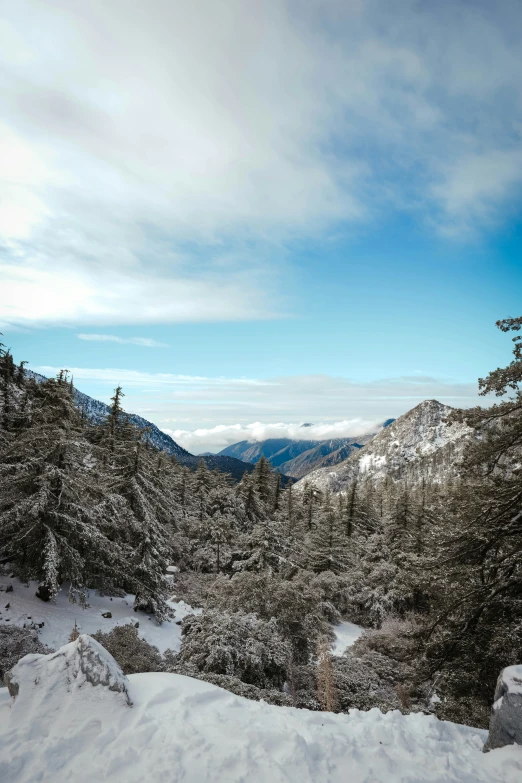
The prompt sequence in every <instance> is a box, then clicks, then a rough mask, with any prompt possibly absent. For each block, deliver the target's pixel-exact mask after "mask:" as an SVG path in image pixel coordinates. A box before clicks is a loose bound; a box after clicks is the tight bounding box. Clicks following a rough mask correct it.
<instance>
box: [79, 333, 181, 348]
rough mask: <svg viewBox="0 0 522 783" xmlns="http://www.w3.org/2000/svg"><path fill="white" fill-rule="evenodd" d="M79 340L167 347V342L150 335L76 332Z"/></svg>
mask: <svg viewBox="0 0 522 783" xmlns="http://www.w3.org/2000/svg"><path fill="white" fill-rule="evenodd" d="M76 337H77V338H78V339H79V340H86V341H87V342H95V343H121V344H125V343H126V344H128V345H140V346H142V347H143V348H168V347H169V344H168V343H161V342H159V341H158V340H153V339H152V338H150V337H118V336H117V335H115V334H77V335H76Z"/></svg>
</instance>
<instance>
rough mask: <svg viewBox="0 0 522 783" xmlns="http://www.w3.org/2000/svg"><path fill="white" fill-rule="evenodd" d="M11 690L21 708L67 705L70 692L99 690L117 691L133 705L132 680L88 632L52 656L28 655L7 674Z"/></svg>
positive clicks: (120, 696) (18, 706)
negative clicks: (130, 693)
mask: <svg viewBox="0 0 522 783" xmlns="http://www.w3.org/2000/svg"><path fill="white" fill-rule="evenodd" d="M5 683H6V685H7V687H8V689H9V693H10V694H11V696H12V697H13V699H15V706H16V708H17V710H18V711H24V710H27V711H31V710H34V709H35V707H36V706H37V705H38V704H43V703H47V704H52V703H56V704H61V705H62V706H63V705H64V704H65V701H64V700H65V698H66V697H67V695H68V694H69V695H70V696H71V697H73V698H74V696H75V695H77V694H78V693H79V692H80V691H81V693H82V698H84V697H87V698H88V697H89V695H91V694H92V689H96V692H97V693H98V692H100V693H98V695H96V696H95V698H96V699H97V700H99V698H100V697H101V696H102V693H101V692H106V693H107V694H114V698H116V699H118V700H120V701H121V702H122V704H126V705H129V706H130V705H131V700H130V697H129V692H128V680H127V678H126V677H125V675H124V674H123V672H122V670H121V669H120V667H119V665H118V664H117V663H116V661H115V660H114V658H113V657H112V655H110V653H108V652H107V650H106V649H105V648H104V647H102V645H101V644H99V642H97V641H95V640H94V639H92V638H91V637H90V636H87V634H82V635H81V636H79V637H78V638H77V639H76V641H74V642H71V643H70V644H66V645H65V646H64V647H61V648H60V649H59V650H58V651H57V652H54V653H51V654H49V655H38V654H34V655H26V656H25V657H24V658H22V659H21V660H20V661H19V662H18V663H17V664H16V666H13V668H12V669H11V670H10V671H9V672H7V674H6V675H5Z"/></svg>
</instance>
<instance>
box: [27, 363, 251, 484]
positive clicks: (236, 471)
mask: <svg viewBox="0 0 522 783" xmlns="http://www.w3.org/2000/svg"><path fill="white" fill-rule="evenodd" d="M25 373H26V374H27V375H28V376H30V377H32V378H34V379H35V380H36V381H38V382H39V383H40V382H42V381H45V380H46V378H45V376H44V375H40V373H37V372H33V371H32V370H27V369H26V370H25ZM74 397H75V401H76V404H77V406H78V408H79V409H80V410H83V411H84V414H85V416H86V417H87V418H88V419H89V420H90V421H92V422H93V423H94V424H101V423H102V422H103V421H105V419H106V418H107V414H108V413H109V406H108V405H107V404H106V403H104V402H101V401H100V400H95V399H94V398H93V397H89V395H88V394H84V393H83V392H81V391H78V389H76V388H75V389H74ZM127 415H128V417H129V421H130V422H131V423H132V424H134V425H135V426H136V427H138V428H139V429H140V430H145V429H147V430H148V431H149V435H148V437H149V440H150V442H151V443H152V445H153V446H155V447H156V448H158V449H160V450H161V451H166V452H167V454H170V455H171V456H174V457H175V458H176V459H177V460H178V462H180V463H181V464H182V465H187V467H189V468H192V469H194V468H196V467H197V465H198V463H199V461H200V460H201V459H204V461H205V463H206V464H207V466H208V467H209V468H210V470H220V471H222V472H223V473H230V474H231V475H232V476H233V477H234V478H235V479H236V480H237V481H239V480H240V479H241V477H242V476H243V474H244V473H245V471H247V472H248V473H250V472H251V471H252V470H253V465H251V464H250V463H247V462H241V461H240V460H239V459H234V458H232V457H228V456H219V455H210V456H203V455H202V456H199V457H196V456H195V455H194V454H190V452H188V451H186V449H184V448H182V447H181V446H180V445H179V444H178V443H176V441H175V440H173V439H172V438H171V437H170V435H167V434H166V433H165V432H163V431H162V430H160V428H159V427H157V426H156V425H155V424H153V423H152V422H151V421H147V419H143V418H142V417H141V416H138V415H137V414H135V413H129V414H127Z"/></svg>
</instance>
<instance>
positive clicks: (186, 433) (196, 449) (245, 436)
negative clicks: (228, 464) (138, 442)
mask: <svg viewBox="0 0 522 783" xmlns="http://www.w3.org/2000/svg"><path fill="white" fill-rule="evenodd" d="M379 424H380V423H379V422H375V421H365V420H364V419H352V420H351V421H335V422H328V423H322V424H312V425H311V426H307V427H303V426H302V425H301V424H285V423H283V422H278V423H273V424H263V423H262V422H259V421H256V422H253V423H251V424H218V425H217V426H215V427H210V428H199V429H196V430H184V429H169V428H167V427H164V428H163V431H164V432H166V433H167V434H168V435H170V436H171V437H172V438H174V440H175V441H176V443H179V444H180V446H183V448H185V449H187V450H188V451H191V452H192V453H195V454H198V453H200V452H202V451H213V452H218V451H221V450H222V449H224V448H225V447H226V446H231V445H232V444H233V443H238V442H239V441H242V440H247V441H249V442H250V443H256V442H259V441H263V440H266V439H267V438H291V439H292V440H329V439H330V438H352V437H357V436H358V435H363V434H365V433H367V432H374V431H376V430H377V429H378V427H379Z"/></svg>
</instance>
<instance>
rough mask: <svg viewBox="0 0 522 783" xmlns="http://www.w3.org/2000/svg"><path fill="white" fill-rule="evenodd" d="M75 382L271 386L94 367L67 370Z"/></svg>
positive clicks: (45, 368)
mask: <svg viewBox="0 0 522 783" xmlns="http://www.w3.org/2000/svg"><path fill="white" fill-rule="evenodd" d="M31 369H33V370H35V371H36V372H39V373H41V374H42V375H46V376H49V377H51V376H54V375H56V374H57V373H58V372H59V371H60V369H61V368H60V367H54V366H51V365H40V366H38V367H32V368H31ZM68 369H69V372H70V373H72V374H73V375H74V377H75V379H76V380H83V381H99V382H101V383H107V384H110V385H114V384H118V383H128V384H131V385H133V386H135V385H141V386H143V385H152V386H153V387H155V388H157V387H161V386H179V387H181V388H185V387H186V386H198V387H199V386H208V387H209V388H213V387H215V386H220V387H222V388H230V387H240V388H241V387H244V386H273V385H274V382H273V381H264V380H259V379H257V378H223V377H215V378H210V377H206V376H203V375H176V374H174V373H166V372H158V373H150V372H142V371H140V370H124V369H112V368H94V367H69V368H68Z"/></svg>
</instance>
